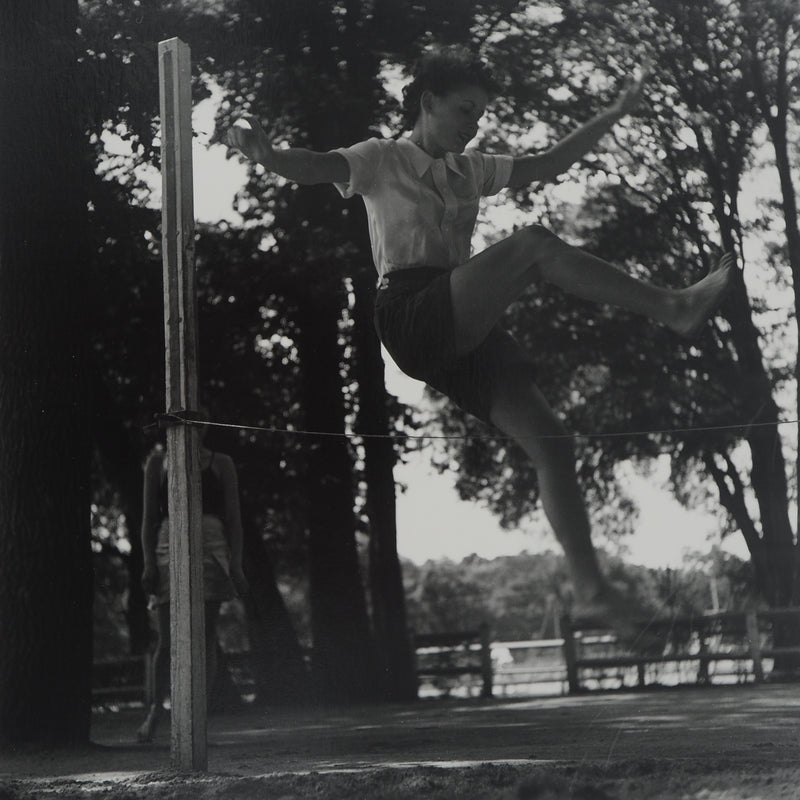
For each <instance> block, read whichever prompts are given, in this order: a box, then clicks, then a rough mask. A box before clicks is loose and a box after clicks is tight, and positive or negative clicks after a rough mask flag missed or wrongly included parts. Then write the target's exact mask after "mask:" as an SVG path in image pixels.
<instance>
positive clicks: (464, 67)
mask: <svg viewBox="0 0 800 800" xmlns="http://www.w3.org/2000/svg"><path fill="white" fill-rule="evenodd" d="M411 75H412V80H411V83H409V84H408V85H407V86H406V87H405V88H404V89H403V122H404V124H405V126H406V128H407V129H410V128H413V127H414V125H415V124H416V122H417V118H418V117H419V113H420V106H419V104H420V100H421V98H422V93H423V92H425V91H431V92H433V93H434V94H435V95H438V96H439V97H441V96H442V95H445V94H447V93H448V92H452V91H454V90H455V89H461V88H463V87H464V86H479V87H480V88H481V89H483V90H484V91H485V92H486V93H487V94H488V95H489V97H495V96H496V95H497V94H499V92H500V84H499V83H498V82H497V80H495V78H494V76H493V75H492V70H491V68H490V67H489V66H488V65H487V64H486V63H485V62H484V61H482V60H481V59H480V58H479V57H478V56H477V55H475V53H473V52H472V51H471V50H469V49H468V48H466V47H463V46H462V45H450V46H447V47H439V48H437V49H435V50H431V51H429V52H428V53H425V55H423V56H422V57H421V58H420V59H419V60H418V61H417V62H416V64H415V65H414V69H413V71H412V73H411Z"/></svg>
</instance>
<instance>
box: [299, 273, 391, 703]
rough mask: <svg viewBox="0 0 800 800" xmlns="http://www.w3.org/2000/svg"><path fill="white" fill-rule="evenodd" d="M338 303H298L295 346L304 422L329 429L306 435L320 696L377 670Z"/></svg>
mask: <svg viewBox="0 0 800 800" xmlns="http://www.w3.org/2000/svg"><path fill="white" fill-rule="evenodd" d="M309 280H312V282H313V283H317V281H316V280H314V279H313V278H312V277H311V276H309ZM329 285H330V284H329ZM341 307H342V305H341V298H340V296H339V294H338V293H335V292H332V291H330V289H329V290H328V294H327V295H326V294H323V293H316V292H315V293H313V298H312V297H311V296H310V297H309V298H308V301H307V302H306V303H305V305H304V307H303V308H302V309H301V311H300V315H299V322H300V336H299V342H298V345H299V348H298V349H299V352H300V360H301V363H302V370H303V381H304V384H305V389H304V407H305V409H306V426H307V427H308V429H309V430H312V431H325V432H328V433H330V434H334V435H327V436H319V437H309V438H308V441H307V448H308V478H307V481H308V487H309V507H308V517H307V518H308V528H309V531H308V532H309V560H310V564H309V576H310V582H311V629H312V640H313V655H312V675H313V678H314V683H315V686H316V688H317V690H318V691H319V693H320V696H321V697H322V698H323V699H326V700H335V701H343V702H346V701H351V700H364V699H372V698H374V696H375V691H376V676H375V658H374V645H373V642H372V637H371V634H370V629H369V620H368V616H367V608H366V603H365V600H364V588H363V583H362V580H361V572H360V569H359V561H358V553H357V550H356V540H355V515H354V512H353V501H354V494H353V480H352V473H353V463H352V458H351V456H350V453H349V450H348V445H347V441H346V439H345V437H344V434H345V428H344V420H345V408H344V400H343V394H342V376H341V374H340V373H341V359H342V351H341V348H340V346H339V331H338V324H339V318H340V314H341V311H340V309H341Z"/></svg>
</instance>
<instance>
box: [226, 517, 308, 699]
mask: <svg viewBox="0 0 800 800" xmlns="http://www.w3.org/2000/svg"><path fill="white" fill-rule="evenodd" d="M242 512H243V518H244V519H243V522H244V558H243V561H244V570H245V574H246V576H247V580H248V582H249V584H250V593H249V595H248V596H247V597H245V598H244V606H245V609H246V612H247V627H248V635H249V639H250V665H251V668H252V670H253V679H254V681H255V687H256V703H257V704H258V705H259V706H265V705H283V704H295V703H301V702H302V701H303V700H305V699H307V698H308V689H309V676H308V673H307V670H306V666H305V662H304V661H303V652H302V649H301V647H300V643H299V641H298V640H297V634H296V633H295V630H294V627H293V625H292V621H291V619H290V618H289V612H288V611H287V609H286V604H285V603H284V602H283V597H282V596H281V593H280V590H279V589H278V585H277V583H276V582H275V572H274V570H273V566H272V561H271V559H270V557H269V554H268V553H267V551H266V549H265V547H264V542H263V541H262V539H261V537H260V536H259V535H258V533H257V532H256V530H255V529H254V527H253V525H252V524H250V523H249V520H251V519H253V516H252V514H249V513H247V511H246V509H245V508H244V507H243V508H242Z"/></svg>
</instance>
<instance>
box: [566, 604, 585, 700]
mask: <svg viewBox="0 0 800 800" xmlns="http://www.w3.org/2000/svg"><path fill="white" fill-rule="evenodd" d="M561 631H562V635H563V636H564V661H565V662H566V664H567V688H568V689H569V692H570V694H574V693H576V692H579V691H580V690H581V684H580V681H579V680H578V665H577V655H576V652H575V636H574V633H573V630H572V620H570V618H569V616H567V615H565V616H563V617H562V618H561Z"/></svg>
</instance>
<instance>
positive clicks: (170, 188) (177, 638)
mask: <svg viewBox="0 0 800 800" xmlns="http://www.w3.org/2000/svg"><path fill="white" fill-rule="evenodd" d="M158 67H159V69H158V73H159V89H160V92H159V94H160V106H161V173H162V200H161V202H162V212H161V241H162V250H163V263H164V332H165V339H166V365H167V387H166V403H167V412H168V413H176V412H181V411H194V410H195V409H196V408H197V336H196V321H197V320H196V318H197V301H196V293H195V277H194V205H193V199H192V118H191V113H192V93H191V59H190V53H189V47H188V45H186V44H185V43H184V42H182V41H180V40H179V39H168V40H166V41H163V42H159V43H158ZM198 456H199V446H198V440H197V432H196V430H195V429H194V428H192V427H191V426H189V425H174V426H171V427H170V428H168V430H167V463H168V465H169V466H168V474H169V520H170V537H169V561H170V587H171V590H170V619H171V625H170V629H171V633H172V636H171V638H172V649H171V658H172V661H171V663H172V673H171V678H172V681H171V691H170V697H171V704H172V765H173V767H174V768H176V769H180V770H205V769H206V768H207V766H208V756H207V742H206V671H205V630H204V625H205V623H204V618H203V549H202V547H203V543H202V537H201V536H200V535H199V533H200V530H201V511H200V477H199V476H200V471H199V457H198Z"/></svg>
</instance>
